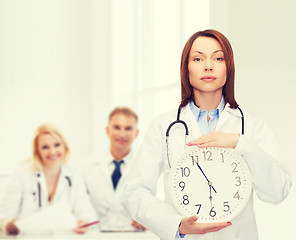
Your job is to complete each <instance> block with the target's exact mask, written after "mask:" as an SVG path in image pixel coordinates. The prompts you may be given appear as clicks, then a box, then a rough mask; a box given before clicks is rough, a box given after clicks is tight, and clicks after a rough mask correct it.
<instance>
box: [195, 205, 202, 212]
mask: <svg viewBox="0 0 296 240" xmlns="http://www.w3.org/2000/svg"><path fill="white" fill-rule="evenodd" d="M195 206H196V207H198V208H197V212H196V214H199V211H200V209H201V204H195Z"/></svg>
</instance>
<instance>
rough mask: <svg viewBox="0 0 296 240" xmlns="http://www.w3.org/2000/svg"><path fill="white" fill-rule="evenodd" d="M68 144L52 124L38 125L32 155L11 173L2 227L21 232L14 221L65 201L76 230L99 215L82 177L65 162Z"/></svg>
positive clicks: (0, 207) (0, 209)
mask: <svg viewBox="0 0 296 240" xmlns="http://www.w3.org/2000/svg"><path fill="white" fill-rule="evenodd" d="M69 153H70V149H69V146H68V144H67V142H66V140H65V138H64V137H63V136H62V135H61V133H60V132H59V131H58V130H57V129H56V128H55V127H54V126H52V125H50V124H43V125H41V126H40V127H38V128H37V130H36V133H35V136H34V139H33V151H32V156H31V157H30V158H29V159H28V160H27V161H24V162H22V163H20V165H19V166H18V168H17V169H16V171H15V172H14V174H12V176H11V178H10V180H9V182H8V185H7V187H6V189H5V190H4V194H3V195H2V199H1V201H0V229H1V230H2V231H6V233H8V234H18V233H19V229H18V228H17V226H16V224H15V221H16V220H17V219H21V218H24V217H27V216H29V215H32V214H34V213H37V212H38V211H41V210H43V209H46V208H48V207H49V206H52V205H54V204H57V203H61V202H62V201H66V202H67V203H68V204H69V206H70V208H71V209H72V212H73V214H74V216H75V218H76V219H77V227H76V228H75V229H73V230H74V231H75V232H76V233H84V232H85V231H86V230H87V229H88V228H83V227H82V228H80V226H82V225H84V224H85V223H88V222H91V221H94V220H96V218H97V216H96V213H95V211H94V209H93V208H92V205H91V203H90V201H89V197H88V195H87V193H86V190H85V187H84V184H83V180H82V178H81V177H80V176H79V174H78V173H75V172H74V171H73V170H71V169H70V168H69V167H67V166H66V162H67V160H68V157H69Z"/></svg>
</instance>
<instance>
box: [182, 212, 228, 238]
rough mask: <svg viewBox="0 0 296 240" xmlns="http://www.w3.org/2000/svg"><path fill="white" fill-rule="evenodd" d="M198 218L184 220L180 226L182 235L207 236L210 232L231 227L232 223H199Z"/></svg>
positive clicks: (192, 217)
mask: <svg viewBox="0 0 296 240" xmlns="http://www.w3.org/2000/svg"><path fill="white" fill-rule="evenodd" d="M196 220H197V216H191V217H186V218H183V219H182V221H181V223H180V226H179V233H180V234H205V233H208V232H216V231H219V230H221V229H223V228H225V227H228V226H231V225H232V224H231V222H221V223H198V222H196Z"/></svg>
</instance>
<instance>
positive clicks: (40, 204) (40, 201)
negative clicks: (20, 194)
mask: <svg viewBox="0 0 296 240" xmlns="http://www.w3.org/2000/svg"><path fill="white" fill-rule="evenodd" d="M39 177H40V173H37V179H39ZM65 179H67V181H68V185H69V187H72V182H71V178H70V177H68V176H65ZM37 188H38V206H39V208H42V199H41V185H40V182H39V180H37Z"/></svg>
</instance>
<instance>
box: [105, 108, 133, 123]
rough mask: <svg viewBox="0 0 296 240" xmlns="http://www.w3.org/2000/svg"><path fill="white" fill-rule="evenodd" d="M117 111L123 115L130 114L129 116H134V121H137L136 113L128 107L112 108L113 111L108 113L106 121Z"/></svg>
mask: <svg viewBox="0 0 296 240" xmlns="http://www.w3.org/2000/svg"><path fill="white" fill-rule="evenodd" d="M118 113H122V114H124V115H127V116H131V117H134V118H135V120H136V123H138V115H137V114H136V112H135V111H133V110H132V109H131V108H129V107H116V108H114V109H113V111H112V112H111V113H110V114H109V118H108V121H109V122H110V120H111V118H112V117H113V116H114V115H116V114H118Z"/></svg>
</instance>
